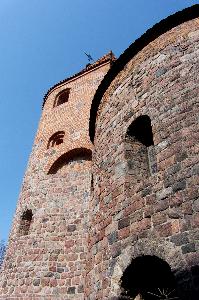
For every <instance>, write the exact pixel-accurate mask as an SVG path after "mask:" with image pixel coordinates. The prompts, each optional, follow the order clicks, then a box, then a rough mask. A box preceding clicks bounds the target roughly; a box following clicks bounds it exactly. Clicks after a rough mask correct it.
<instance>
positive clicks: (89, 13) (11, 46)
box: [0, 0, 199, 240]
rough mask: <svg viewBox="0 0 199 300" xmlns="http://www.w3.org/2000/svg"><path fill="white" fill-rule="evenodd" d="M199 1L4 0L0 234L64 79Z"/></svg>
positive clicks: (0, 3) (0, 10) (0, 6)
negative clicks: (45, 106) (46, 109)
mask: <svg viewBox="0 0 199 300" xmlns="http://www.w3.org/2000/svg"><path fill="white" fill-rule="evenodd" d="M196 3H199V1H189V0H187V1H185V0H0V66H1V75H0V106H1V110H0V114H1V115H0V128H1V138H0V189H1V198H0V240H1V239H5V240H7V237H8V233H9V229H10V226H11V221H12V217H13V214H14V211H15V207H16V203H17V199H18V195H19V191H20V186H21V183H22V179H23V175H24V171H25V168H26V165H27V161H28V157H29V154H30V152H31V148H32V143H33V139H34V136H35V133H36V129H37V125H38V122H39V118H40V114H41V105H42V98H43V95H44V94H45V93H46V91H47V90H48V89H49V88H50V87H51V86H52V85H54V84H55V83H57V82H58V81H60V80H62V79H64V78H67V77H68V76H70V75H72V74H73V73H75V72H78V71H79V70H80V69H81V68H83V67H84V66H85V65H86V63H87V58H86V56H85V55H84V51H86V52H88V53H90V54H91V55H92V56H93V58H94V59H97V58H99V57H100V56H102V55H104V54H105V53H107V52H108V51H109V50H113V52H114V53H115V55H116V56H117V57H118V56H119V55H120V54H121V53H122V52H123V51H124V50H125V49H126V48H127V47H128V46H129V45H130V44H131V43H132V42H133V41H134V40H135V39H136V38H137V37H139V36H140V35H141V34H142V33H144V32H145V31H146V30H147V29H148V28H150V27H151V26H152V25H154V24H155V23H157V22H158V21H160V20H161V19H163V18H165V17H167V16H169V15H170V14H172V13H174V12H176V11H179V10H181V9H183V8H185V7H188V6H191V5H193V4H196Z"/></svg>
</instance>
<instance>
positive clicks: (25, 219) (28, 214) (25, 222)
mask: <svg viewBox="0 0 199 300" xmlns="http://www.w3.org/2000/svg"><path fill="white" fill-rule="evenodd" d="M32 217H33V214H32V210H31V209H27V210H26V211H24V212H23V214H22V216H21V220H20V226H19V233H20V235H28V233H29V229H30V224H31V222H32Z"/></svg>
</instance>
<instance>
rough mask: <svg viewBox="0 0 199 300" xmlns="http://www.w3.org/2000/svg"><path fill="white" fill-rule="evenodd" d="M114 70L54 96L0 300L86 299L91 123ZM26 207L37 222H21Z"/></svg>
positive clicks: (102, 68)
mask: <svg viewBox="0 0 199 300" xmlns="http://www.w3.org/2000/svg"><path fill="white" fill-rule="evenodd" d="M109 67H110V63H109V62H106V63H104V64H103V63H102V64H101V65H99V66H98V67H97V68H94V69H93V70H92V71H88V72H84V73H83V74H81V75H80V76H77V77H75V78H72V79H70V80H68V81H66V82H64V83H61V84H60V85H58V86H56V87H55V88H54V89H53V90H52V91H51V92H50V93H49V95H48V98H47V100H46V103H45V105H44V108H43V111H42V117H41V120H40V123H39V128H38V132H37V135H36V138H35V143H34V146H33V150H32V153H31V156H30V160H29V164H28V167H27V171H26V174H25V177H24V181H23V186H22V190H21V194H20V198H19V201H18V205H17V210H16V214H15V218H14V221H13V227H12V231H11V234H10V239H9V244H8V250H7V254H6V257H5V262H4V265H3V268H2V271H1V274H0V299H3V300H5V299H6V300H9V299H10V300H11V299H12V300H19V299H20V300H30V299H32V300H33V299H45V300H51V299H56V300H57V299H60V300H61V299H62V300H67V299H75V300H83V299H84V286H85V262H86V254H87V242H86V241H87V239H88V238H87V231H88V229H87V227H88V202H89V199H90V189H91V171H90V170H91V158H92V155H91V153H92V151H91V150H92V147H93V146H92V144H91V142H90V140H89V136H88V120H89V111H90V105H91V100H92V98H93V95H94V93H95V90H96V88H97V87H98V85H99V83H100V81H101V80H102V78H103V77H104V75H105V74H106V72H107V71H108V69H109ZM65 88H70V95H69V99H68V102H66V103H64V104H62V105H59V106H57V107H53V105H54V101H55V97H56V95H57V94H58V93H59V92H60V91H61V90H64V89H65ZM57 131H64V132H65V135H64V139H63V143H61V144H59V145H55V146H54V147H50V148H49V149H47V145H48V141H49V139H50V137H51V136H52V134H54V133H56V132H57ZM71 153H72V154H73V155H72V156H71ZM69 154H70V155H69ZM60 158H63V159H61V160H60ZM52 165H53V166H55V168H54V171H53V172H49V170H50V168H51V167H52ZM27 210H28V211H32V220H31V221H30V222H29V221H27V220H25V221H23V220H22V219H23V213H24V212H26V211H27ZM21 222H23V224H24V222H25V224H26V227H25V229H26V231H28V232H27V233H26V234H23V233H22V231H21V228H22V226H21V224H22V223H21ZM23 232H25V231H24V230H23Z"/></svg>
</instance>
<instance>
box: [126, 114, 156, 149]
mask: <svg viewBox="0 0 199 300" xmlns="http://www.w3.org/2000/svg"><path fill="white" fill-rule="evenodd" d="M127 136H130V137H134V138H135V139H136V140H138V141H139V142H141V143H142V144H143V145H145V146H146V147H149V146H151V145H154V142H153V133H152V127H151V120H150V118H149V117H148V116H147V115H144V116H140V117H138V118H137V119H136V120H135V121H134V122H132V124H131V125H130V126H129V128H128V130H127Z"/></svg>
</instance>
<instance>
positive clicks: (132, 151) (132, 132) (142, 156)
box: [124, 115, 157, 182]
mask: <svg viewBox="0 0 199 300" xmlns="http://www.w3.org/2000/svg"><path fill="white" fill-rule="evenodd" d="M124 149H125V157H126V160H127V164H128V174H129V175H133V177H134V179H133V178H131V182H137V181H138V182H139V181H140V180H143V176H144V178H145V177H148V176H150V175H152V174H154V173H155V172H156V169H157V164H156V156H155V151H154V142H153V132H152V126H151V119H150V118H149V116H147V115H143V116H139V117H138V118H137V119H135V120H134V121H133V122H132V123H131V125H130V126H129V127H128V129H127V132H126V136H125V146H124ZM131 177H132V176H131Z"/></svg>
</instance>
